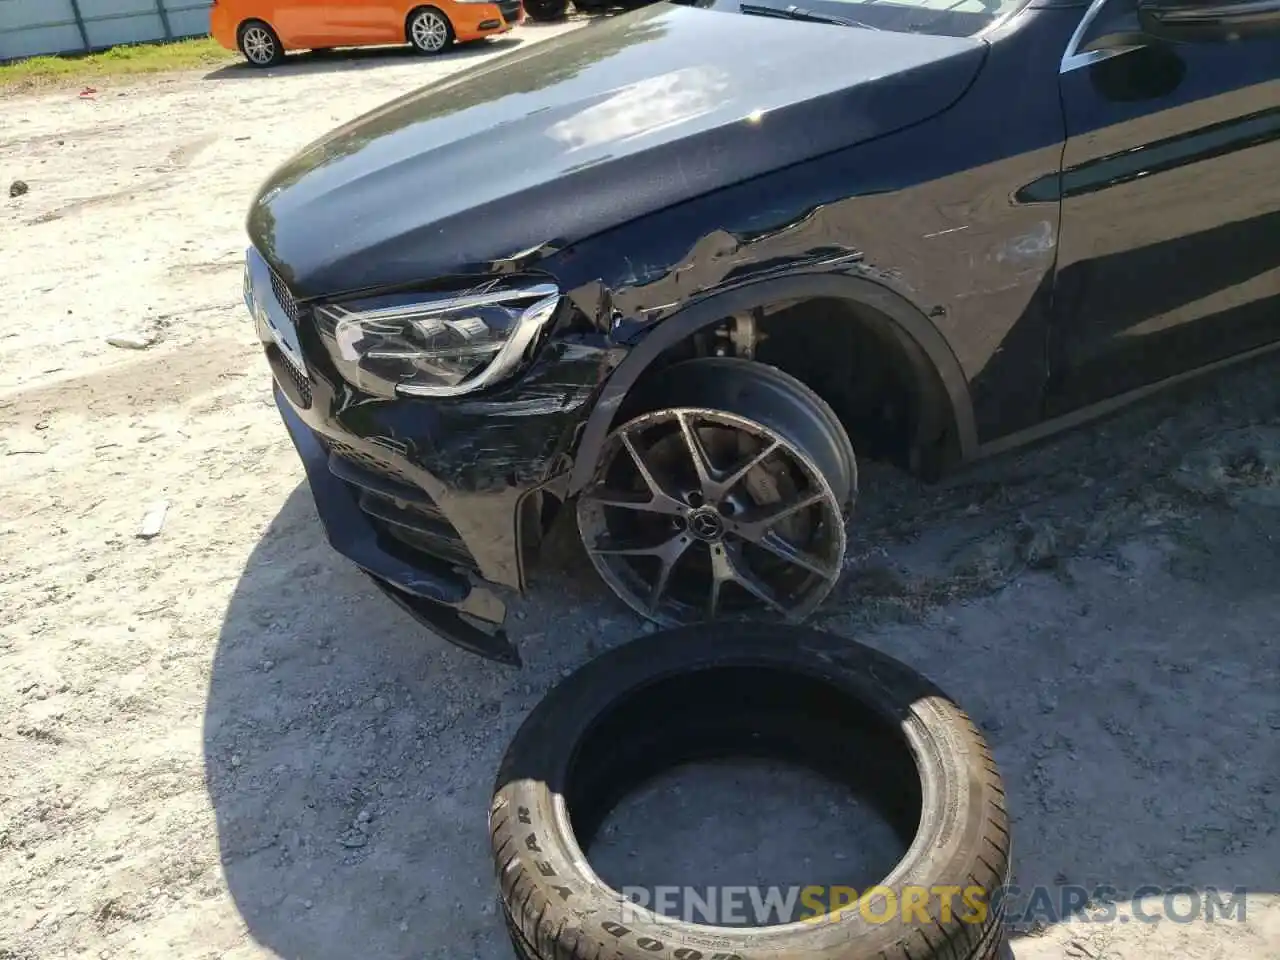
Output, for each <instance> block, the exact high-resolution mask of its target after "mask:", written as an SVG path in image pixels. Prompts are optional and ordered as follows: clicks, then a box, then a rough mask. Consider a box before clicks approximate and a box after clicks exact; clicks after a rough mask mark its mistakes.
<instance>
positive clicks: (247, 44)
mask: <svg viewBox="0 0 1280 960" xmlns="http://www.w3.org/2000/svg"><path fill="white" fill-rule="evenodd" d="M244 53H245V56H246V57H248V58H249V59H250V60H252V61H253V62H254V63H270V62H271V58H272V57H274V56H275V53H276V43H275V41H274V40H273V39H271V34H269V33H267V31H266V30H264V29H262V27H250V28H249V29H248V30H246V31H245V32H244Z"/></svg>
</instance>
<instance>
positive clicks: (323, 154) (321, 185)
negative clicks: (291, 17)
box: [248, 3, 986, 297]
mask: <svg viewBox="0 0 1280 960" xmlns="http://www.w3.org/2000/svg"><path fill="white" fill-rule="evenodd" d="M985 51H986V46H985V44H984V43H983V42H982V41H979V40H972V39H957V38H951V37H930V36H920V35H914V34H901V33H889V32H884V31H873V30H866V29H861V28H848V27H841V26H830V25H824V24H813V23H803V22H795V21H787V20H780V19H776V18H771V17H761V16H746V15H740V14H737V13H720V12H715V11H709V10H703V9H697V8H691V7H684V6H675V5H671V4H666V3H660V4H657V5H656V6H652V7H648V8H645V9H642V10H639V11H636V12H634V13H631V14H627V15H623V16H619V17H614V18H610V19H607V20H598V21H595V22H593V23H592V24H591V25H590V26H588V27H585V28H582V29H579V30H576V31H574V32H573V33H570V34H566V35H564V36H561V37H557V38H555V39H553V40H549V41H544V42H541V43H537V44H534V45H531V46H530V47H529V48H527V49H525V50H522V51H518V52H517V53H514V54H512V55H509V56H506V57H503V58H500V59H497V60H494V61H490V62H488V63H486V64H484V65H482V66H480V67H478V68H474V69H471V70H467V71H464V72H461V73H458V74H455V75H453V76H451V77H449V78H448V79H446V80H444V81H442V82H440V83H437V84H434V85H432V86H430V87H427V88H424V89H422V90H420V91H418V92H416V93H413V94H410V95H409V96H406V97H402V98H401V99H399V100H396V101H393V102H392V103H389V104H387V105H386V106H384V107H382V108H380V109H378V110H376V111H374V112H373V113H370V114H368V115H366V116H364V117H361V118H359V119H357V120H355V121H353V122H352V123H349V124H347V125H345V126H343V127H341V128H339V129H337V130H335V131H334V132H332V133H331V134H329V135H328V136H326V137H324V138H323V139H321V140H320V141H318V142H316V143H315V144H313V145H312V146H310V147H308V148H307V149H305V150H304V151H303V152H302V153H300V154H298V155H297V156H296V157H294V158H293V159H292V160H290V161H289V162H288V163H286V164H285V165H284V166H283V167H281V168H280V169H279V170H277V171H276V172H275V173H274V174H273V175H272V176H271V178H270V179H269V180H268V181H267V182H266V183H265V184H264V185H263V187H262V190H261V192H260V193H259V195H258V196H257V198H256V199H255V200H254V202H253V206H252V209H251V211H250V214H249V222H248V226H249V234H250V238H251V240H252V242H253V243H254V245H255V246H256V247H257V248H258V249H259V250H260V251H261V252H262V253H263V255H264V256H265V258H266V259H267V260H268V262H269V263H270V264H271V265H272V267H273V268H274V269H275V270H276V271H277V272H278V273H279V274H280V275H281V277H282V279H284V280H285V282H286V283H287V284H289V286H290V287H291V289H292V290H293V292H294V293H295V295H297V296H299V297H317V296H325V295H334V294H338V293H344V292H352V291H356V290H363V289H370V288H375V287H383V286H393V285H400V284H406V283H414V282H420V281H423V280H427V279H433V278H437V277H442V276H445V275H454V274H473V273H478V272H485V271H489V270H493V269H496V268H497V267H496V266H495V264H496V263H497V262H500V261H503V260H509V258H511V257H513V256H515V255H518V254H527V252H528V251H530V250H535V249H541V250H553V249H557V248H560V247H563V246H565V245H567V244H569V243H572V242H574V241H576V240H580V239H583V238H585V237H587V236H590V235H592V234H593V233H596V232H599V231H601V230H604V229H607V228H610V227H613V226H616V225H619V224H621V223H623V222H625V221H627V220H630V219H633V218H635V217H638V216H642V215H644V214H645V213H649V212H652V211H655V210H658V209H661V208H663V207H666V206H670V205H672V204H675V203H679V202H681V201H683V200H687V199H689V198H691V197H695V196H698V195H701V194H704V193H706V192H707V191H710V190H715V189H717V188H719V187H724V186H728V185H731V184H734V183H738V182H741V181H744V180H747V179H750V178H752V177H756V176H759V175H760V174H764V173H767V172H769V171H770V170H776V169H778V168H780V167H784V166H787V165H789V164H793V163H797V162H800V161H803V160H806V159H809V158H811V157H815V156H818V155H820V154H823V153H827V152H830V151H832V150H838V149H840V148H843V147H847V146H851V145H853V144H856V143H858V142H861V141H864V140H867V139H870V138H872V137H877V136H881V135H884V134H886V133H890V132H892V131H894V130H898V129H901V128H902V127H905V126H908V125H911V124H914V123H918V122H920V121H921V120H924V119H926V118H928V117H930V116H932V115H934V114H936V113H938V112H940V111H942V110H945V109H946V108H947V107H948V106H950V105H951V103H953V102H954V101H955V100H956V99H958V98H959V96H961V94H962V93H963V91H964V90H965V89H966V88H967V86H968V85H969V83H970V82H971V81H972V79H973V77H974V76H975V75H976V73H977V71H978V68H979V66H980V65H981V63H982V59H983V56H984V54H985ZM761 203H762V204H767V203H768V197H767V194H764V193H762V195H761Z"/></svg>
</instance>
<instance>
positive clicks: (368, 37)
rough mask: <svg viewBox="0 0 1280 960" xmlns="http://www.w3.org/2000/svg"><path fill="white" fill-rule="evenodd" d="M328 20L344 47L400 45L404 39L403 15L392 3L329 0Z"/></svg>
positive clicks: (368, 0) (375, 0)
mask: <svg viewBox="0 0 1280 960" xmlns="http://www.w3.org/2000/svg"><path fill="white" fill-rule="evenodd" d="M327 7H328V13H327V16H326V19H327V21H328V23H329V29H330V31H331V33H332V35H333V36H334V37H335V38H341V39H340V41H339V42H340V43H343V44H352V45H355V44H366V43H397V42H403V41H404V39H405V30H404V21H405V16H404V13H406V11H402V10H400V9H399V7H398V6H397V5H396V4H395V3H392V2H389V0H328V3H327Z"/></svg>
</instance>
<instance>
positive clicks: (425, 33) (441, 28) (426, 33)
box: [413, 10, 449, 53]
mask: <svg viewBox="0 0 1280 960" xmlns="http://www.w3.org/2000/svg"><path fill="white" fill-rule="evenodd" d="M448 39H449V28H448V27H447V26H446V25H445V22H444V19H443V18H442V17H441V16H440V15H439V14H438V13H432V12H431V11H430V10H427V11H424V12H423V13H420V14H418V17H417V19H416V20H414V21H413V42H414V43H416V44H417V45H418V46H419V47H420V48H422V49H423V50H428V51H430V52H431V53H435V52H436V51H438V50H441V49H443V47H444V45H445V42H446V41H447V40H448Z"/></svg>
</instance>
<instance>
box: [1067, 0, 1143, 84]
mask: <svg viewBox="0 0 1280 960" xmlns="http://www.w3.org/2000/svg"><path fill="white" fill-rule="evenodd" d="M1106 3H1107V0H1093V3H1091V4H1089V9H1088V10H1086V11H1085V12H1084V16H1083V17H1081V18H1080V24H1079V25H1078V26H1077V27H1076V29H1075V32H1074V33H1073V34H1071V39H1070V40H1068V41H1067V49H1066V50H1064V51H1063V53H1062V62H1061V63H1060V64H1059V65H1058V73H1059V74H1064V73H1070V72H1071V71H1073V70H1079V69H1081V68H1083V67H1091V66H1093V65H1094V64H1095V63H1101V62H1102V61H1104V60H1110V59H1111V58H1112V57H1118V56H1120V55H1121V54H1124V53H1132V52H1133V51H1134V50H1140V49H1142V47H1141V46H1139V45H1135V46H1131V47H1116V48H1114V49H1112V50H1086V51H1085V52H1083V53H1081V52H1080V42H1081V41H1082V40H1083V39H1084V35H1085V31H1087V30H1088V29H1089V26H1090V25H1091V24H1092V23H1093V21H1094V20H1095V19H1097V16H1098V11H1100V10H1101V9H1102V8H1103V6H1104V5H1105V4H1106Z"/></svg>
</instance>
